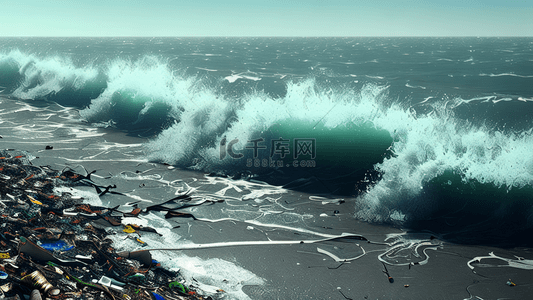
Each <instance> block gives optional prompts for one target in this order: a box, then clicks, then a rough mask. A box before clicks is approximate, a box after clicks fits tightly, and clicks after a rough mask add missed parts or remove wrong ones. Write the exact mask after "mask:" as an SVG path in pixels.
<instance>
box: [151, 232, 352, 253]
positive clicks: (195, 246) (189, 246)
mask: <svg viewBox="0 0 533 300" xmlns="http://www.w3.org/2000/svg"><path fill="white" fill-rule="evenodd" d="M343 237H361V236H360V235H358V234H352V233H343V234H341V235H334V236H331V237H327V238H323V239H317V240H292V241H272V240H268V241H240V242H219V243H209V244H187V245H183V246H180V247H176V248H154V249H146V251H179V250H196V249H207V248H220V247H236V246H260V245H294V244H314V243H320V242H325V241H331V240H335V239H338V238H343Z"/></svg>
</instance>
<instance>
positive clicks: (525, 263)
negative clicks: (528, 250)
mask: <svg viewBox="0 0 533 300" xmlns="http://www.w3.org/2000/svg"><path fill="white" fill-rule="evenodd" d="M515 257H516V259H510V258H504V257H500V256H497V255H495V254H494V252H490V253H489V256H478V257H474V258H472V259H471V260H469V261H468V262H467V263H466V264H467V265H468V267H469V268H470V269H471V270H474V266H472V263H474V262H481V260H482V259H489V258H493V259H499V260H503V261H505V262H507V265H489V266H490V267H511V268H518V269H523V270H533V260H532V259H524V258H523V257H517V256H515Z"/></svg>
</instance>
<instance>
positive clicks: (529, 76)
mask: <svg viewBox="0 0 533 300" xmlns="http://www.w3.org/2000/svg"><path fill="white" fill-rule="evenodd" d="M479 76H488V77H501V76H512V77H521V78H533V75H518V74H513V73H500V74H492V73H491V74H484V73H482V74H479Z"/></svg>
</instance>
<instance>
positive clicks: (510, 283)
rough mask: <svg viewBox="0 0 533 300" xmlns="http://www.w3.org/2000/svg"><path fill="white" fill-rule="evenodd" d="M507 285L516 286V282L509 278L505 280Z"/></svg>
mask: <svg viewBox="0 0 533 300" xmlns="http://www.w3.org/2000/svg"><path fill="white" fill-rule="evenodd" d="M507 285H508V286H516V283H514V282H512V281H511V279H509V280H508V281H507Z"/></svg>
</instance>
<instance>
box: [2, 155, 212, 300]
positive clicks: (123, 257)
mask: <svg viewBox="0 0 533 300" xmlns="http://www.w3.org/2000/svg"><path fill="white" fill-rule="evenodd" d="M91 173H92V172H91ZM91 173H88V172H87V174H86V175H82V174H79V173H76V172H75V171H74V170H73V169H70V168H65V169H63V170H62V171H57V170H54V169H52V168H51V167H50V166H34V165H32V164H31V161H30V160H29V159H28V155H26V154H24V153H22V154H21V155H14V153H13V152H12V151H0V213H1V215H2V224H0V299H32V300H35V299H43V298H49V299H126V300H136V299H156V300H163V299H169V300H172V299H206V300H207V299H212V298H211V297H209V296H202V295H200V293H201V292H200V291H197V290H195V289H194V287H192V286H189V287H187V286H186V285H185V281H184V279H183V277H182V276H181V275H180V273H179V271H171V270H168V269H165V268H164V267H162V266H161V265H160V263H158V262H157V261H156V260H153V259H152V256H151V253H150V251H147V250H144V251H143V250H140V251H132V252H127V251H126V252H117V251H116V250H115V249H114V248H113V242H112V241H111V240H110V239H109V238H107V236H108V234H107V231H106V228H109V227H115V228H120V229H121V230H122V231H124V232H129V233H134V232H139V231H149V232H156V231H155V229H153V228H148V227H142V226H138V225H135V224H129V225H123V224H122V223H121V218H122V217H124V216H126V217H127V216H137V215H138V214H139V213H141V209H140V208H134V209H133V210H132V211H130V212H120V211H118V210H117V209H116V208H115V209H113V208H106V207H98V206H92V205H88V204H83V203H82V201H81V199H77V198H76V197H72V195H71V194H69V193H61V194H60V195H58V192H57V190H55V192H54V189H55V188H56V187H60V186H76V185H90V186H94V187H95V188H96V190H97V191H98V192H99V193H100V194H104V193H106V192H109V190H110V188H113V187H114V186H108V187H102V186H98V185H96V184H95V183H94V182H93V181H92V180H91V178H90V175H91ZM186 197H188V196H187V195H182V198H186ZM152 209H155V208H152ZM162 209H164V207H162ZM167 212H168V214H170V215H169V217H172V216H174V215H176V214H177V213H176V212H174V211H173V210H172V209H167ZM178 216H179V214H178ZM119 226H121V227H119ZM138 236H140V235H138ZM135 239H136V240H137V242H139V243H140V244H144V245H145V244H146V243H144V242H143V241H142V240H141V239H140V238H138V237H135Z"/></svg>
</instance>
